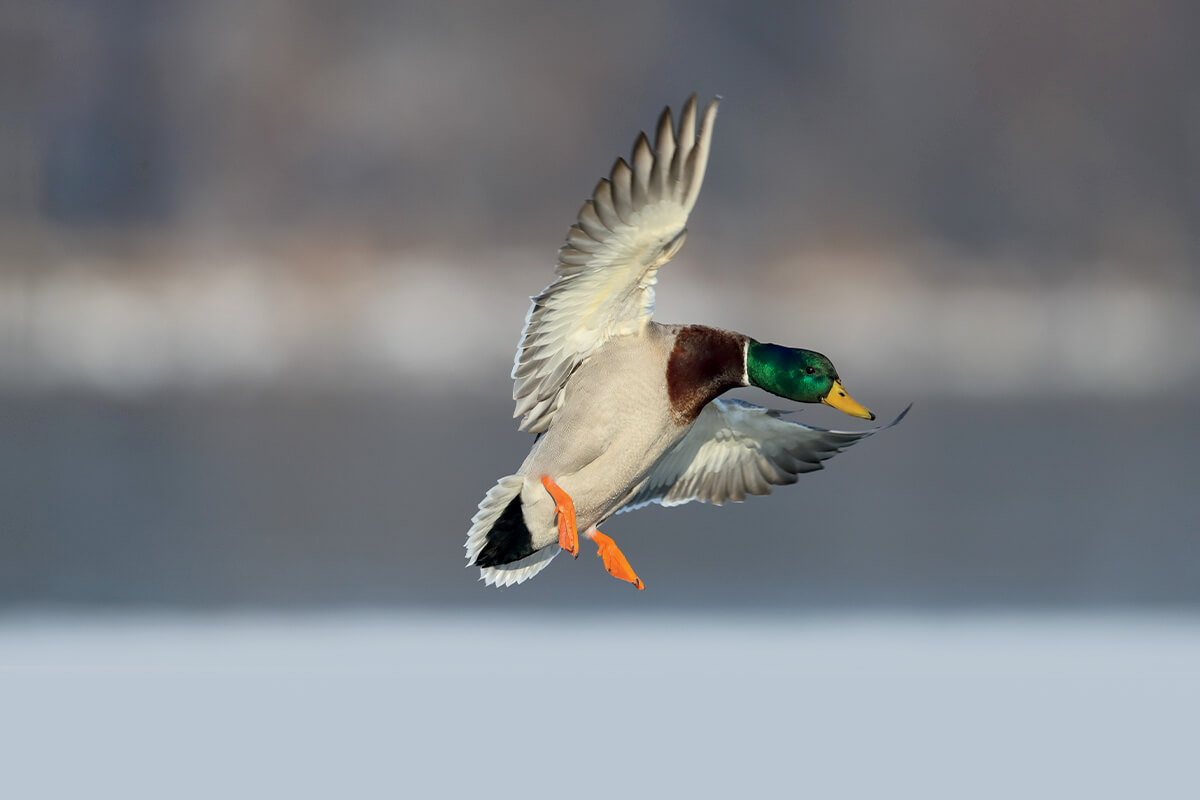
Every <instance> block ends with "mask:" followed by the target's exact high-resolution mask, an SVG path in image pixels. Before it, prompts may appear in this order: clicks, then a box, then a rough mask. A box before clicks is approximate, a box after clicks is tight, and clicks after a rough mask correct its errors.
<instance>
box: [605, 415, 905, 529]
mask: <svg viewBox="0 0 1200 800" xmlns="http://www.w3.org/2000/svg"><path fill="white" fill-rule="evenodd" d="M784 413H786V412H783V411H774V410H771V409H768V408H763V407H762V406H756V405H754V404H752V403H744V402H742V401H741V400H732V399H730V400H714V401H712V402H711V403H709V404H708V405H707V406H706V407H705V408H704V410H703V411H702V412H700V416H699V417H698V418H697V419H696V421H695V423H693V424H692V428H691V430H689V431H688V433H687V435H686V436H684V437H683V439H681V440H680V441H679V443H678V444H677V445H675V447H674V448H672V449H671V450H669V451H667V452H666V453H665V454H664V455H663V457H662V458H661V459H660V460H659V462H658V463H657V464H656V465H655V466H654V469H653V470H651V472H650V474H649V475H648V476H647V477H646V480H645V481H643V482H642V483H641V485H639V486H638V488H637V489H636V490H634V492H633V493H632V494H631V495H630V497H629V499H628V500H627V501H626V503H625V505H624V506H623V507H622V508H621V509H620V510H621V511H630V510H632V509H634V508H638V507H640V506H643V505H646V504H647V503H660V504H662V505H664V506H677V505H682V504H683V503H688V502H691V501H692V500H700V501H703V502H705V503H713V504H715V505H721V504H723V503H725V502H726V501H729V500H732V501H733V502H735V503H738V502H741V501H743V500H745V499H746V495H748V494H768V493H770V491H771V486H772V485H775V486H778V485H782V484H788V483H795V482H796V480H797V476H798V475H800V474H801V473H804V472H813V471H815V470H818V469H822V468H823V467H822V465H821V462H822V461H826V460H828V459H830V458H832V457H833V456H834V455H836V454H837V453H840V452H841V451H842V450H843V449H844V448H846V447H849V446H850V445H852V444H854V443H855V442H858V441H860V440H862V439H865V438H866V437H868V436H870V435H871V434H873V433H876V432H877V431H881V430H883V429H884V428H890V427H891V426H892V425H895V424H896V423H897V422H899V421H900V420H901V419H903V418H904V415H905V414H907V413H908V409H907V408H906V409H904V411H902V412H901V413H900V416H898V417H896V419H895V420H893V421H892V422H891V423H890V424H888V425H881V426H879V427H876V428H868V429H867V430H865V431H831V430H826V429H825V428H818V427H815V426H809V425H802V424H800V423H798V422H790V421H788V420H785V419H781V418H780V415H781V414H784Z"/></svg>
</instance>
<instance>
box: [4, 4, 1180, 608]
mask: <svg viewBox="0 0 1200 800" xmlns="http://www.w3.org/2000/svg"><path fill="white" fill-rule="evenodd" d="M1198 32H1200V12H1198V11H1197V9H1196V8H1195V7H1193V6H1192V5H1189V4H1186V3H1160V4H1151V5H1147V4H1144V3H1138V2H1133V0H1112V1H1111V2H1103V3H1082V2H1073V1H1067V0H1060V1H1058V2H1016V3H1013V2H1008V3H999V2H997V3H982V4H978V3H975V4H968V5H964V4H956V3H949V2H937V1H932V2H921V3H916V4H867V3H853V2H852V3H843V2H821V3H803V4H796V5H794V6H790V7H788V8H786V9H783V8H779V7H776V6H767V5H763V6H755V5H749V6H747V5H745V4H725V3H715V4H703V5H697V4H690V3H683V2H674V3H672V2H663V3H649V4H647V3H619V2H618V3H603V4H588V5H582V6H571V7H563V6H561V5H560V4H555V3H550V2H532V3H520V4H489V3H452V4H450V3H447V4H421V3H399V4H379V3H374V2H345V3H327V2H317V1H316V0H302V1H300V2H266V3H254V4H241V3H233V2H213V3H189V2H163V3H150V2H126V3H120V2H117V3H101V4H92V3H79V2H68V1H67V0H51V1H50V2H45V3H39V4H35V5H33V6H29V7H25V8H20V9H17V8H15V7H14V8H7V9H5V10H2V11H0V54H2V55H0V59H3V61H2V62H0V63H3V67H0V75H2V76H3V83H2V84H0V93H2V95H0V97H2V103H3V113H2V115H0V153H2V155H0V413H2V414H3V424H4V426H5V428H6V429H7V430H9V432H10V434H11V435H10V436H8V437H6V438H7V441H8V442H9V444H7V445H6V447H5V448H4V455H3V456H0V458H2V459H3V462H2V464H3V467H4V469H5V471H6V473H8V474H9V475H11V476H12V478H11V480H9V481H7V482H6V483H7V487H6V491H7V492H8V493H10V496H9V497H8V498H6V500H5V502H4V507H5V509H6V511H5V515H6V516H7V519H6V520H5V531H4V535H3V538H2V540H0V602H4V603H18V604H20V603H26V604H28V603H32V604H45V603H49V604H54V603H85V604H86V603H108V602H120V603H162V602H166V603H173V602H178V603H185V604H187V603H214V602H215V603H220V602H253V603H292V602H315V603H323V602H351V603H353V602H366V603H376V602H384V603H387V602H399V601H404V602H414V603H422V602H425V603H443V602H478V601H481V600H482V601H487V602H492V601H494V599H495V598H494V597H492V596H491V595H488V596H487V597H484V596H483V595H482V594H481V592H482V590H481V589H479V588H478V587H476V586H474V585H472V581H473V576H469V575H467V574H465V573H464V572H463V571H462V569H461V561H460V560H459V559H460V558H461V550H460V546H461V538H462V536H463V535H464V534H465V530H466V522H467V520H468V519H469V517H470V515H471V513H472V512H473V510H474V504H475V503H476V502H477V501H478V499H479V497H481V496H482V494H483V492H484V491H485V490H486V489H487V487H488V486H489V485H491V481H492V479H494V478H495V477H496V476H498V475H502V474H506V473H507V472H510V471H511V470H512V468H514V467H515V466H516V465H517V464H518V463H519V462H520V459H521V458H522V457H523V454H524V448H525V447H527V444H528V442H527V439H526V437H524V436H522V435H519V434H517V433H516V432H515V430H514V428H515V425H511V424H510V423H509V422H508V421H507V420H508V415H509V413H510V412H511V404H510V402H509V400H508V396H509V391H510V388H511V386H510V384H509V382H508V379H507V376H508V371H509V368H510V364H511V358H512V353H513V350H514V349H515V344H516V340H517V336H518V333H519V330H520V325H521V322H522V319H523V314H524V312H525V309H526V298H527V297H528V296H529V295H531V294H534V293H536V292H537V291H538V290H539V289H540V288H541V287H542V286H543V285H545V284H546V283H547V282H549V280H550V279H551V278H552V269H553V262H554V251H555V249H556V248H557V246H558V244H559V243H560V242H561V241H562V238H563V236H564V234H565V232H566V229H567V226H568V225H569V224H570V223H571V222H572V221H573V219H574V214H575V211H576V210H577V208H578V206H579V204H580V202H581V201H582V199H583V198H584V197H585V196H586V195H587V193H588V192H589V191H590V189H591V187H592V186H593V185H594V183H595V181H596V179H597V178H598V177H600V176H601V175H602V174H605V173H606V172H607V170H608V168H609V166H610V165H611V163H612V161H613V160H614V159H615V158H616V157H617V156H618V155H625V154H627V153H628V150H629V147H630V145H631V143H632V141H633V139H634V135H635V134H636V132H637V131H638V130H641V129H646V128H649V127H650V126H651V125H652V124H653V122H654V120H655V118H656V116H657V114H658V112H659V111H660V110H661V108H662V106H663V105H664V104H670V105H671V106H672V107H674V108H677V107H678V106H679V104H680V103H681V102H682V100H683V99H684V98H685V97H686V96H687V94H688V93H690V92H692V91H696V92H698V93H699V94H700V95H701V97H707V96H710V95H712V94H721V95H723V96H724V102H723V105H722V109H721V114H720V116H719V118H718V122H717V130H716V139H715V144H714V150H713V156H712V160H711V163H710V167H709V170H708V174H707V177H706V183H705V188H704V191H703V193H702V195H701V197H700V201H699V204H698V206H697V209H696V212H695V214H694V216H693V218H692V222H691V231H690V234H689V240H688V244H687V246H686V247H685V248H684V250H683V251H682V253H681V254H680V256H679V257H678V258H677V259H676V261H675V262H673V263H672V264H671V265H670V267H669V269H667V270H664V271H663V273H662V275H661V276H660V283H659V306H658V312H657V317H658V318H659V319H662V320H664V321H697V322H705V323H709V324H715V325H720V326H723V327H728V328H733V329H738V330H743V331H746V332H748V333H752V334H754V335H755V336H756V337H758V338H761V339H765V340H772V341H779V342H783V343H788V344H793V345H803V346H809V347H814V348H816V349H818V350H821V351H823V352H826V353H828V354H830V355H831V356H833V357H834V360H835V361H836V362H837V363H838V364H839V367H840V369H841V371H842V373H843V375H844V376H845V377H846V378H847V380H848V382H849V384H850V386H851V388H852V389H853V391H854V393H855V395H856V396H857V397H858V398H859V399H860V400H862V401H863V402H865V403H867V404H868V405H870V406H872V407H876V410H877V411H880V412H882V413H883V414H884V415H886V414H888V413H894V410H898V409H899V408H900V407H902V405H903V404H904V403H906V402H908V401H909V400H917V401H918V407H917V410H916V411H915V412H914V414H913V415H912V416H911V417H910V418H909V419H908V420H906V421H905V423H904V424H903V425H902V426H900V427H898V428H897V429H895V430H894V431H889V432H888V433H886V434H884V435H881V436H879V437H876V438H875V439H873V440H871V441H870V442H868V443H865V444H863V445H861V446H860V447H858V448H855V450H854V451H852V452H851V453H848V454H847V455H845V456H840V457H839V458H838V459H836V460H835V461H834V462H833V463H832V464H831V465H830V466H831V469H830V470H829V473H828V474H821V475H816V476H811V477H810V478H806V479H805V480H804V481H802V484H801V486H800V487H796V488H794V489H784V490H782V491H780V492H778V493H777V495H776V496H773V497H772V498H769V499H758V500H753V501H752V502H750V503H748V504H747V505H746V507H744V508H735V509H732V510H721V511H716V510H713V509H693V508H688V509H686V510H679V511H674V512H671V513H670V514H668V513H666V512H660V511H651V512H645V515H642V514H639V515H633V516H631V517H629V518H628V522H627V521H626V518H624V517H623V518H621V523H620V524H621V525H622V526H623V527H625V528H626V530H628V531H631V533H629V534H627V537H626V538H628V539H629V540H630V541H637V538H636V537H637V536H643V537H645V538H644V540H643V541H644V542H645V544H644V547H645V551H646V552H647V553H648V555H645V556H644V557H645V558H647V559H650V560H653V559H658V563H657V568H658V569H660V574H663V573H662V572H661V570H666V569H670V568H671V565H672V564H674V565H675V568H676V569H677V572H675V573H671V574H670V576H668V578H669V579H668V580H667V582H668V583H669V586H668V587H667V595H668V596H675V597H681V596H684V595H686V600H687V601H688V602H692V601H696V600H698V599H699V600H703V601H706V602H714V603H721V602H723V600H722V599H721V598H718V597H717V596H716V595H713V594H711V591H710V590H709V589H705V588H704V587H705V586H711V585H712V581H714V580H717V579H719V578H720V576H722V575H723V574H724V573H723V572H722V570H723V569H726V568H728V569H731V570H733V571H734V572H742V573H745V571H746V570H747V567H748V564H758V565H759V567H758V568H760V569H761V570H762V573H761V574H757V575H753V574H751V575H746V576H745V578H744V581H742V582H741V583H738V582H737V581H734V582H733V583H734V584H735V585H736V586H740V587H741V588H735V589H733V590H731V591H732V592H733V594H734V595H736V596H737V597H739V598H740V599H742V600H746V601H755V602H777V601H778V602H785V601H786V602H806V603H834V604H847V603H848V604H856V603H880V604H884V605H886V604H890V603H913V604H918V605H919V604H927V603H934V604H939V603H957V602H976V603H984V604H993V603H1006V604H1012V603H1015V604H1026V603H1068V604H1070V603H1085V604H1093V603H1100V604H1104V603H1184V604H1189V605H1194V604H1196V603H1200V565H1198V560H1197V558H1196V555H1197V550H1198V547H1200V541H1198V538H1197V537H1198V534H1197V530H1200V520H1198V519H1197V509H1196V504H1195V503H1194V502H1193V501H1191V500H1190V499H1189V498H1188V497H1187V494H1188V490H1187V489H1186V486H1187V485H1188V482H1189V481H1190V480H1191V479H1192V478H1194V475H1195V466H1196V460H1195V457H1194V455H1192V454H1193V453H1194V452H1195V450H1194V446H1195V445H1196V444H1197V440H1198V439H1200V429H1198V428H1197V425H1196V423H1195V422H1194V420H1191V419H1189V418H1188V414H1189V413H1190V412H1191V411H1192V410H1193V409H1194V407H1195V401H1196V398H1197V397H1198V396H1200V347H1197V343H1200V280H1198V278H1200V270H1198V268H1197V265H1198V263H1200V224H1198V223H1200V94H1197V92H1196V90H1195V86H1196V80H1197V77H1198V76H1200V49H1197V48H1196V47H1195V40H1196V34H1197V33H1198ZM759 399H760V400H761V398H759ZM880 404H882V406H880ZM804 414H805V415H806V416H805V418H806V419H811V420H812V421H815V422H817V423H818V424H825V425H834V426H837V425H843V424H844V423H843V422H842V421H841V420H839V419H834V418H830V417H825V416H818V412H816V411H813V412H811V413H810V412H809V411H805V412H804ZM856 492H857V493H858V494H857V495H856ZM793 493H803V494H804V495H805V496H806V497H807V498H810V499H811V498H821V499H822V503H821V504H822V505H823V506H827V507H829V508H831V509H833V510H832V511H831V512H830V513H831V514H832V515H833V516H834V517H837V518H839V519H840V520H841V521H842V525H841V527H842V529H843V531H844V533H843V538H841V539H840V540H838V541H829V540H828V538H827V537H825V536H824V535H823V534H821V533H820V531H819V530H817V531H813V530H808V531H807V532H802V533H801V532H797V531H796V530H795V524H794V520H793V515H794V514H795V513H796V509H797V508H798V507H799V505H800V504H801V501H800V499H798V498H797V497H796V496H794V495H793ZM1118 498H1119V501H1118V502H1117V506H1118V507H1117V508H1115V509H1113V508H1105V507H1103V506H1102V505H1101V501H1104V502H1109V503H1111V502H1113V501H1114V499H1118ZM864 499H865V500H864ZM885 503H889V504H890V506H888V505H885ZM856 504H857V507H854V506H856ZM847 506H851V508H847ZM635 519H636V520H640V521H635ZM730 526H735V527H737V529H738V530H739V531H752V530H764V531H767V533H765V534H764V537H765V543H763V544H762V545H760V546H758V547H756V548H754V550H753V553H752V554H746V555H743V556H741V557H740V560H737V561H736V564H735V565H734V566H731V567H727V561H728V556H727V554H726V553H724V552H723V551H722V550H721V547H722V542H723V541H725V540H722V539H721V538H720V537H719V536H718V531H717V530H716V529H721V530H728V529H729V527H730ZM697 531H700V532H699V533H697ZM689 536H692V537H698V540H699V541H700V542H702V543H704V547H705V548H707V549H705V550H704V551H703V553H704V554H703V555H701V556H697V559H698V560H697V561H696V562H695V563H684V564H682V565H681V564H680V563H679V562H678V558H679V553H678V552H677V550H678V548H681V547H692V546H695V541H696V539H693V540H689V539H688V538H687V537H689ZM626 538H621V541H622V542H625V541H626ZM685 541H691V542H692V544H688V545H684V544H681V542H685ZM635 550H636V548H635ZM626 552H627V553H629V554H630V557H631V559H633V558H634V554H633V553H631V552H630V548H628V547H627V548H626ZM768 553H775V554H776V556H777V557H778V561H777V562H776V563H774V564H763V563H762V562H764V561H766V560H768V556H767V554H768ZM863 554H868V555H866V556H864V555H863ZM572 566H573V567H574V569H571V568H570V567H569V566H568V565H561V564H555V565H554V567H553V568H552V569H551V570H550V571H549V572H548V573H547V574H546V576H545V577H539V578H538V581H537V582H538V584H541V585H542V586H543V587H545V588H543V589H538V588H534V587H521V588H520V589H517V590H513V591H512V592H507V593H503V596H504V597H512V596H513V595H514V594H516V593H521V592H525V594H524V595H523V597H524V598H527V599H528V601H529V602H534V603H537V602H542V599H543V598H546V597H549V596H551V595H552V594H553V593H555V592H559V593H562V592H572V591H575V589H574V586H575V584H574V583H573V580H577V579H578V577H579V573H580V572H582V571H583V569H582V566H583V565H582V563H581V564H576V565H572ZM588 566H595V565H588ZM639 568H640V569H643V571H644V569H645V568H644V567H642V566H641V565H639ZM593 571H594V570H593ZM689 571H691V572H692V573H693V574H691V575H689V574H688V573H689ZM555 575H556V576H557V577H555ZM645 577H646V579H647V583H648V584H651V585H652V586H653V584H654V580H653V577H652V574H647V575H645ZM588 580H589V581H590V580H591V576H589V578H588ZM447 582H455V583H453V584H452V585H453V586H454V587H455V588H452V589H451V588H447ZM458 584H462V585H461V586H459V585H458ZM588 585H589V587H590V588H589V589H587V590H586V591H585V592H584V595H586V594H587V592H595V593H597V594H599V593H607V592H617V591H619V590H620V589H621V588H623V587H614V586H610V585H608V584H607V583H602V582H599V581H597V582H594V583H589V584H588ZM689 585H692V586H693V588H692V590H687V589H685V588H683V587H687V586H689ZM681 591H682V592H684V595H681V594H680V592H681ZM689 591H690V592H691V593H690V594H688V592H689ZM584 595H577V596H584ZM620 602H621V603H631V602H632V601H631V600H630V599H629V598H623V599H622V600H621V601H620Z"/></svg>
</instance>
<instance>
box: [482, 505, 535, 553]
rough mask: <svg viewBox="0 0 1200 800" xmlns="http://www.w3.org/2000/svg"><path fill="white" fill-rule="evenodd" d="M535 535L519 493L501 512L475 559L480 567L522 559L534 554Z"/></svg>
mask: <svg viewBox="0 0 1200 800" xmlns="http://www.w3.org/2000/svg"><path fill="white" fill-rule="evenodd" d="M533 552H534V549H533V535H532V534H531V533H530V532H529V528H528V527H526V525H525V512H524V511H523V510H522V509H521V495H520V494H517V496H516V497H514V498H513V499H512V500H511V501H510V502H509V504H508V505H507V506H505V507H504V511H503V512H502V513H501V514H500V518H499V519H497V520H496V524H495V525H493V526H492V529H491V530H490V531H488V532H487V541H486V543H485V544H484V545H483V549H482V550H480V551H479V555H478V556H477V557H476V559H475V565H476V566H479V567H498V566H500V565H501V564H511V563H512V562H514V561H520V560H521V559H522V558H525V556H528V555H532V554H533Z"/></svg>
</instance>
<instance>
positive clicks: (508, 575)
mask: <svg viewBox="0 0 1200 800" xmlns="http://www.w3.org/2000/svg"><path fill="white" fill-rule="evenodd" d="M524 485H525V479H524V478H523V477H522V476H520V475H507V476H505V477H503V478H501V479H500V480H499V481H497V482H496V485H495V486H493V487H492V488H491V489H489V490H488V493H487V494H486V495H485V496H484V498H483V500H482V501H481V502H480V503H479V511H478V512H476V514H475V516H474V517H472V518H471V530H470V531H469V532H468V533H467V542H466V544H465V545H464V546H465V547H466V550H467V566H468V567H469V566H472V565H473V564H474V563H475V559H477V558H478V557H479V553H480V552H481V551H482V550H483V548H484V546H485V545H486V544H487V537H488V533H489V532H491V530H492V526H493V525H495V524H496V520H498V519H499V518H500V515H501V514H503V513H504V509H505V508H507V507H508V504H509V503H511V502H512V500H513V498H514V497H516V496H517V495H519V494H520V493H521V488H522V487H523V486H524ZM556 555H558V548H557V547H554V546H550V547H544V548H542V549H541V550H538V551H536V552H534V553H531V554H530V555H527V556H525V557H524V558H522V559H520V560H518V561H514V562H512V563H511V564H500V565H498V566H492V567H480V569H479V579H480V580H481V581H483V582H484V583H486V584H487V585H488V586H501V587H503V586H514V585H516V584H518V583H523V582H525V581H527V580H529V579H530V578H532V577H533V576H534V575H537V574H538V573H539V572H541V571H542V570H543V569H545V568H546V565H547V564H549V563H550V561H551V559H553V558H554V557H555V556H556Z"/></svg>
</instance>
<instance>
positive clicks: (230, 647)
mask: <svg viewBox="0 0 1200 800" xmlns="http://www.w3.org/2000/svg"><path fill="white" fill-rule="evenodd" d="M0 709H3V713H2V715H0V752H2V753H3V754H4V759H3V760H4V763H5V767H4V769H3V770H2V771H0V796H3V797H12V798H39V797H54V798H101V797H120V798H143V797H145V798H193V797H195V798H201V797H202V798H214V797H281V798H307V797H314V798H316V797H322V798H325V797H438V796H440V797H458V796H479V797H551V796H552V797H572V798H573V797H614V796H623V795H626V796H628V795H636V796H666V797H685V796H686V797H800V796H806V797H822V798H825V797H869V798H879V797H888V798H897V797H920V798H935V797H946V798H951V797H953V798H963V797H970V798H1013V797H1056V798H1065V797H1086V798H1090V799H1092V800H1095V798H1107V797H1111V798H1128V797H1154V798H1172V797H1179V798H1184V797H1188V798H1192V797H1197V796H1200V772H1198V771H1197V767H1196V762H1195V757H1196V753H1197V745H1198V744H1200V722H1198V721H1197V720H1200V618H1198V617H1196V616H1194V615H1177V616H1173V615H1167V614H1157V615H1155V614H1138V615H1101V614H1088V615H1077V616H1071V615H1065V616H1064V615H1045V614H1034V613H1030V614H1006V615H983V614H972V615H931V616H920V615H908V616H886V615H873V614H855V615H809V616H797V615H788V616H752V615H749V614H744V615H740V616H727V617H718V618H712V617H709V616H703V615H699V614H696V615H689V614H675V615H661V616H642V617H635V616H631V615H611V616H594V617H583V618H579V617H567V616H564V615H539V614H525V615H523V616H517V617H514V616H512V615H510V614H503V615H502V614H499V613H482V612H479V611H472V612H464V613H461V614H454V613H450V612H438V613H401V612H394V613H386V614H385V613H378V614H375V613H339V614H328V615H308V616H305V615H294V614H293V615H282V616H267V615H246V614H230V615H226V616H221V615H196V616H147V615H135V616H116V617H97V616H89V617H44V616H36V615H14V614H9V615H8V616H7V617H4V618H0Z"/></svg>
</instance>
